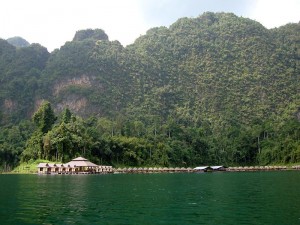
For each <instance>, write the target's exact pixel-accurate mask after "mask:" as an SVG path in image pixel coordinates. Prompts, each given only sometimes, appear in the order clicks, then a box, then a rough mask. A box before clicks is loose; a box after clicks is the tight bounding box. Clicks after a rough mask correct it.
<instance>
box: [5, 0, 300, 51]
mask: <svg viewBox="0 0 300 225" xmlns="http://www.w3.org/2000/svg"><path fill="white" fill-rule="evenodd" d="M207 11H211V12H233V13H235V14H236V15H238V16H243V17H247V18H251V19H254V20H256V21H258V22H260V23H261V24H263V25H264V26H265V27H267V28H273V27H278V26H281V25H284V24H286V23H289V22H294V23H295V22H296V23H298V22H299V21H300V0H1V8H0V38H3V39H7V38H9V37H14V36H21V37H23V38H25V39H26V40H27V41H29V42H30V43H40V44H41V45H43V46H45V47H47V48H48V50H49V51H52V50H53V49H55V48H59V47H60V46H62V45H64V43H65V42H66V41H71V40H72V38H73V36H74V35H75V32H76V31H77V30H81V29H87V28H93V29H94V28H101V29H103V30H104V31H105V32H106V33H107V35H108V36H109V39H110V40H118V41H120V42H121V43H122V44H123V45H127V44H131V43H133V42H134V40H135V39H136V38H138V37H139V36H140V35H143V34H145V33H146V31H147V30H148V29H150V28H152V27H157V26H169V25H171V24H172V23H174V22H175V21H176V20H177V19H179V18H181V17H197V16H199V15H201V14H202V13H203V12H207Z"/></svg>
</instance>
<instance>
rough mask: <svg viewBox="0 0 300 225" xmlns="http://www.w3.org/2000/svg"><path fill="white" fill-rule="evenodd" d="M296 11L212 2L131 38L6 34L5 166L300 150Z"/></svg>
mask: <svg viewBox="0 0 300 225" xmlns="http://www.w3.org/2000/svg"><path fill="white" fill-rule="evenodd" d="M299 60H300V23H297V24H296V23H294V24H287V25H285V26H282V27H279V28H274V29H266V28H265V27H264V26H262V25H261V24H260V23H258V22H256V21H253V20H251V19H247V18H243V17H238V16H236V15H234V14H231V13H211V12H207V13H204V14H202V15H200V16H199V17H197V18H181V19H179V20H177V21H176V22H175V23H174V24H172V25H171V26H170V27H156V28H152V29H150V30H148V31H147V33H146V34H145V35H142V36H140V37H139V38H137V39H136V40H135V42H134V43H133V44H131V45H128V46H126V47H123V46H122V45H121V44H120V43H119V42H118V41H109V38H108V35H107V34H106V33H105V32H104V31H103V30H101V29H94V30H92V29H87V30H80V31H77V32H76V34H75V36H74V38H73V40H72V41H68V42H66V43H65V44H64V45H63V46H62V47H61V48H60V49H56V50H54V51H53V52H51V53H49V52H48V51H47V49H46V48H45V47H43V46H41V45H40V44H29V43H28V42H27V41H26V40H24V39H22V38H20V37H15V38H11V39H8V40H3V39H0V105H1V107H0V127H1V129H0V170H2V171H10V170H11V169H13V168H14V167H15V166H17V165H18V164H19V163H20V162H28V161H33V160H36V159H46V160H52V161H62V162H66V161H68V160H70V159H72V158H73V157H75V156H79V155H81V156H84V157H87V158H89V159H90V160H91V161H93V162H95V163H98V164H108V165H113V166H145V167H146V166H179V167H187V166H196V165H212V164H214V165H216V164H223V165H227V166H230V165H231V166H233V165H268V164H276V163H278V164H280V163H283V164H288V163H296V162H300V98H299V97H300V96H299V94H300V66H299V65H300V64H299Z"/></svg>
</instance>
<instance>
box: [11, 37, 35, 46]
mask: <svg viewBox="0 0 300 225" xmlns="http://www.w3.org/2000/svg"><path fill="white" fill-rule="evenodd" d="M6 41H7V42H8V43H9V44H11V45H13V46H15V47H19V48H23V47H28V46H29V45H30V43H29V42H28V41H26V40H25V39H24V38H21V37H12V38H8V39H7V40H6Z"/></svg>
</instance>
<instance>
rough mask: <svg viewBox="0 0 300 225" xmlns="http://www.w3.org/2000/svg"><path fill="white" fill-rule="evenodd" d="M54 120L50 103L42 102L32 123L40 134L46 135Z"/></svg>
mask: <svg viewBox="0 0 300 225" xmlns="http://www.w3.org/2000/svg"><path fill="white" fill-rule="evenodd" d="M55 120H56V116H55V115H54V111H53V109H52V107H51V105H50V102H47V101H44V102H43V103H42V104H41V106H40V108H39V109H38V110H37V111H36V112H35V113H34V115H33V121H34V123H35V124H36V126H37V127H38V130H39V131H40V132H42V133H43V134H44V133H47V132H48V131H49V130H50V129H51V127H52V125H53V124H54V122H55Z"/></svg>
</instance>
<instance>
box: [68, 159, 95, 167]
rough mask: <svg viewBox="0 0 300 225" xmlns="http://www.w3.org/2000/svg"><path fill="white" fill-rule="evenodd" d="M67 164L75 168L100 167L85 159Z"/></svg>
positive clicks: (74, 160)
mask: <svg viewBox="0 0 300 225" xmlns="http://www.w3.org/2000/svg"><path fill="white" fill-rule="evenodd" d="M66 164H69V165H70V166H74V167H96V166H98V165H96V164H94V163H92V162H90V161H88V160H87V159H85V158H83V157H78V158H75V159H73V160H72V161H70V162H68V163H66Z"/></svg>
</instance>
